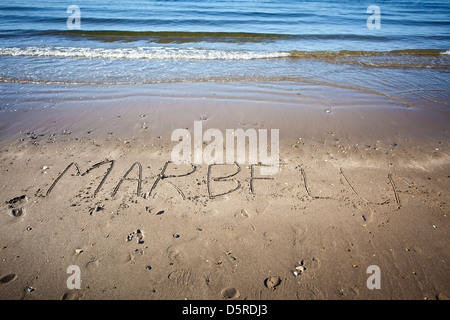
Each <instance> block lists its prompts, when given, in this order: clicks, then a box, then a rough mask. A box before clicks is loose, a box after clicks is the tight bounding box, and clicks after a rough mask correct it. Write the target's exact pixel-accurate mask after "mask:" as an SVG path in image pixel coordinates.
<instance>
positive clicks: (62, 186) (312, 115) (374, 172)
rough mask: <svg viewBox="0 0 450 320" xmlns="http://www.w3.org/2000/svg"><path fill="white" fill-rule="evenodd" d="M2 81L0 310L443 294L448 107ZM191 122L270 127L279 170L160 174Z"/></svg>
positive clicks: (189, 169)
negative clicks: (74, 271) (72, 283)
mask: <svg viewBox="0 0 450 320" xmlns="http://www.w3.org/2000/svg"><path fill="white" fill-rule="evenodd" d="M14 86H17V88H20V89H21V91H17V93H15V94H9V95H7V96H5V97H4V101H3V106H2V108H1V109H0V112H1V115H0V117H1V118H0V119H1V120H0V150H1V152H0V170H1V176H2V179H1V182H2V183H1V186H0V200H1V203H2V208H1V215H0V242H1V243H0V245H1V249H0V257H1V261H0V272H1V273H0V298H1V299H168V300H172V299H213V300H215V299H233V300H239V299H256V300H259V299H262V300H272V299H287V300H291V299H420V300H422V299H446V298H448V297H449V295H450V286H449V281H448V279H449V267H448V263H447V261H448V259H449V246H448V239H449V230H450V228H449V225H448V221H447V213H448V212H449V210H450V205H449V200H450V199H449V190H450V185H449V172H450V171H449V169H450V161H449V160H450V153H449V142H450V139H449V132H448V123H449V116H448V114H446V113H444V112H439V111H436V110H433V111H430V110H429V109H428V108H427V106H426V105H423V104H416V103H414V101H413V100H412V101H406V102H405V101H400V100H398V99H393V98H391V97H388V96H384V95H381V94H373V93H370V92H362V91H358V90H349V89H345V88H338V87H330V86H322V85H313V84H302V83H292V82H279V83H274V82H249V83H246V82H242V83H231V82H230V83H207V82H205V83H174V84H153V85H146V86H73V85H72V86H68V87H65V86H58V85H47V86H45V85H33V84H27V85H20V84H11V85H10V88H9V90H10V91H11V92H13V91H14V90H13V89H14ZM24 91H26V94H25V93H24ZM194 121H201V123H202V126H203V130H207V129H208V128H217V129H219V130H223V131H225V129H238V128H242V129H251V128H253V129H269V130H270V129H279V130H280V152H279V158H280V160H279V171H278V173H277V174H275V175H273V176H271V177H270V178H272V179H260V177H261V176H260V175H259V171H258V168H257V167H258V166H254V167H253V170H252V167H251V166H250V165H249V164H245V163H241V164H238V165H235V164H230V165H223V166H219V165H210V164H205V163H203V164H198V165H195V167H194V166H192V165H189V164H181V165H175V164H173V163H168V161H170V160H171V150H172V148H173V147H174V146H175V145H176V143H177V142H172V141H171V140H170V136H171V133H172V131H173V130H174V129H176V128H187V129H188V130H190V132H193V124H194ZM71 164H72V165H71ZM97 164H98V167H97V166H96V165H97ZM166 165H167V167H166V171H165V172H164V175H163V176H161V171H162V170H163V169H164V168H165V166H166ZM194 168H195V169H194ZM66 169H67V170H66ZM77 170H79V171H77ZM127 173H128V174H127ZM234 173H236V175H234V176H232V177H230V178H228V179H226V181H220V180H219V181H218V180H215V179H214V178H217V177H225V176H229V175H231V174H234ZM158 177H159V179H158ZM161 177H162V179H161ZM220 194H222V195H220ZM71 265H76V266H79V268H80V271H81V280H82V282H81V288H80V289H72V290H71V289H69V288H68V287H67V282H66V281H67V279H68V277H69V276H70V274H68V273H67V268H68V267H69V266H71ZM371 265H376V266H379V268H380V272H381V288H380V289H372V290H371V289H369V288H368V287H367V279H368V277H369V276H370V274H368V273H367V272H366V271H367V268H368V267H369V266H371Z"/></svg>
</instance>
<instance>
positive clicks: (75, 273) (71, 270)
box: [66, 265, 81, 290]
mask: <svg viewBox="0 0 450 320" xmlns="http://www.w3.org/2000/svg"><path fill="white" fill-rule="evenodd" d="M67 273H68V274H71V276H70V277H69V278H67V282H66V284H67V288H68V289H70V290H72V289H81V271H80V267H79V266H76V265H71V266H68V267H67Z"/></svg>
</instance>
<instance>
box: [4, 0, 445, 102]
mask: <svg viewBox="0 0 450 320" xmlns="http://www.w3.org/2000/svg"><path fill="white" fill-rule="evenodd" d="M70 6H76V7H75V8H79V11H77V10H72V9H73V7H70ZM372 6H376V8H377V10H378V9H379V11H377V10H375V9H373V7H372ZM78 13H79V16H77V14H78ZM378 13H379V15H378ZM449 17H450V1H448V0H425V1H418V0H410V1H399V0H397V1H363V0H328V1H324V0H317V1H297V0H283V1H282V0H197V1H177V0H120V1H119V0H114V1H100V0H98V1H93V0H70V1H62V0H37V1H36V0H35V1H31V0H15V1H9V2H6V1H2V2H1V3H0V81H2V82H37V83H67V84H71V83H73V84H79V83H100V84H123V83H154V82H173V81H234V80H275V81H276V80H292V79H294V80H296V81H306V82H308V81H310V82H316V83H332V84H335V85H344V86H350V87H358V88H366V89H368V88H370V89H371V90H381V91H382V92H384V93H389V94H391V93H393V92H403V91H408V90H416V89H417V88H419V87H420V88H421V89H424V90H425V89H426V90H428V89H430V90H431V89H433V90H434V91H435V92H437V95H438V96H437V97H433V99H434V100H437V101H439V102H442V103H444V104H447V103H448V90H447V89H448V84H449V78H448V72H449V71H448V70H449V69H450V55H449V53H450V51H449V49H450V19H449ZM77 23H79V24H77ZM380 74H382V79H381V80H380ZM399 77H401V78H404V77H407V78H408V84H402V85H401V87H399V86H400V84H399V81H398V79H399ZM427 84H428V85H427ZM424 86H425V87H424Z"/></svg>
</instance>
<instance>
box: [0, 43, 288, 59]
mask: <svg viewBox="0 0 450 320" xmlns="http://www.w3.org/2000/svg"><path fill="white" fill-rule="evenodd" d="M0 56H27V57H53V58H85V59H114V60H116V59H130V60H253V59H270V58H272V59H273V58H282V57H288V56H289V53H288V52H259V51H238V50H211V49H197V48H170V47H138V48H120V49H103V48H77V47H55V46H42V47H23V48H20V47H9V48H0Z"/></svg>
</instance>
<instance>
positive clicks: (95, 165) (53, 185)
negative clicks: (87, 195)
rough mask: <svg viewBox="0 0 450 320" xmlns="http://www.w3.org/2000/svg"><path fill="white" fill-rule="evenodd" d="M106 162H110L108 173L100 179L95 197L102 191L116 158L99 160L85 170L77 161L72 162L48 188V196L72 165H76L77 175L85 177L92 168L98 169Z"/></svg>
mask: <svg viewBox="0 0 450 320" xmlns="http://www.w3.org/2000/svg"><path fill="white" fill-rule="evenodd" d="M105 164H109V167H108V169H107V170H106V173H105V175H104V176H103V179H102V181H100V183H99V185H98V186H97V189H95V191H94V197H95V196H96V195H97V193H98V192H99V191H100V189H101V187H102V186H103V184H104V183H105V181H106V178H108V175H109V174H110V173H111V171H112V168H113V166H114V160H104V161H101V162H98V163H96V164H94V165H93V166H91V167H90V168H89V169H87V170H86V171H85V172H82V171H81V169H80V166H79V165H78V164H77V163H76V162H72V163H71V164H69V165H68V166H67V167H66V168H65V169H64V171H63V172H61V174H60V175H59V176H58V177H57V178H56V179H55V181H53V183H52V185H51V186H50V188H48V190H47V193H46V195H47V196H48V195H49V194H50V193H51V192H52V190H53V188H54V187H55V186H56V184H57V183H58V182H59V181H60V180H61V178H62V177H63V176H64V175H65V174H66V173H67V171H69V169H70V168H71V167H72V166H73V167H75V169H76V174H75V175H76V176H81V177H83V176H85V175H87V174H88V173H89V172H91V171H92V170H94V169H97V168H99V167H101V166H103V165H105Z"/></svg>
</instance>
